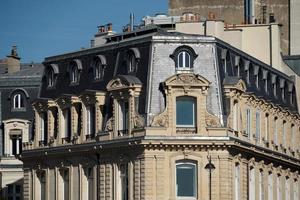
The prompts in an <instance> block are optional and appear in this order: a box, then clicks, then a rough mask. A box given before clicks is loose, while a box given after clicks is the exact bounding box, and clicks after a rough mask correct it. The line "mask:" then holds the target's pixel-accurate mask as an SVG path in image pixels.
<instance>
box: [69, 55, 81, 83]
mask: <svg viewBox="0 0 300 200" xmlns="http://www.w3.org/2000/svg"><path fill="white" fill-rule="evenodd" d="M69 70H70V83H71V84H77V83H79V79H80V71H81V70H82V65H81V62H80V60H78V59H75V60H74V61H72V62H71V64H70V67H69Z"/></svg>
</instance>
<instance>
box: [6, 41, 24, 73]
mask: <svg viewBox="0 0 300 200" xmlns="http://www.w3.org/2000/svg"><path fill="white" fill-rule="evenodd" d="M20 59H21V58H20V57H19V56H18V52H17V46H16V45H14V46H12V50H11V53H10V55H8V56H7V72H8V73H14V72H17V71H20V69H21V63H20Z"/></svg>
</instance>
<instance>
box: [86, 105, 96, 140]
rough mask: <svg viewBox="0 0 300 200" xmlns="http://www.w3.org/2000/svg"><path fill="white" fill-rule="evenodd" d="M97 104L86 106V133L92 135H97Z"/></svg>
mask: <svg viewBox="0 0 300 200" xmlns="http://www.w3.org/2000/svg"><path fill="white" fill-rule="evenodd" d="M95 109H96V108H95V106H93V105H90V106H87V107H86V134H87V135H89V136H90V137H94V136H95V115H96V113H95Z"/></svg>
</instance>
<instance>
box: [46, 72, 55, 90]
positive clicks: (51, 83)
mask: <svg viewBox="0 0 300 200" xmlns="http://www.w3.org/2000/svg"><path fill="white" fill-rule="evenodd" d="M47 85H48V87H53V86H54V71H53V69H52V68H50V69H49V70H48V73H47Z"/></svg>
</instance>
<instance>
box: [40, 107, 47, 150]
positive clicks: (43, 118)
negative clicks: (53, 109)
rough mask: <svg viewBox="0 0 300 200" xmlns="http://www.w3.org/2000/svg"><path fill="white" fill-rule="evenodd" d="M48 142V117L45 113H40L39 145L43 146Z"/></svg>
mask: <svg viewBox="0 0 300 200" xmlns="http://www.w3.org/2000/svg"><path fill="white" fill-rule="evenodd" d="M47 140H48V116H47V113H46V112H42V113H40V144H41V145H45V144H46V143H47Z"/></svg>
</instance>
